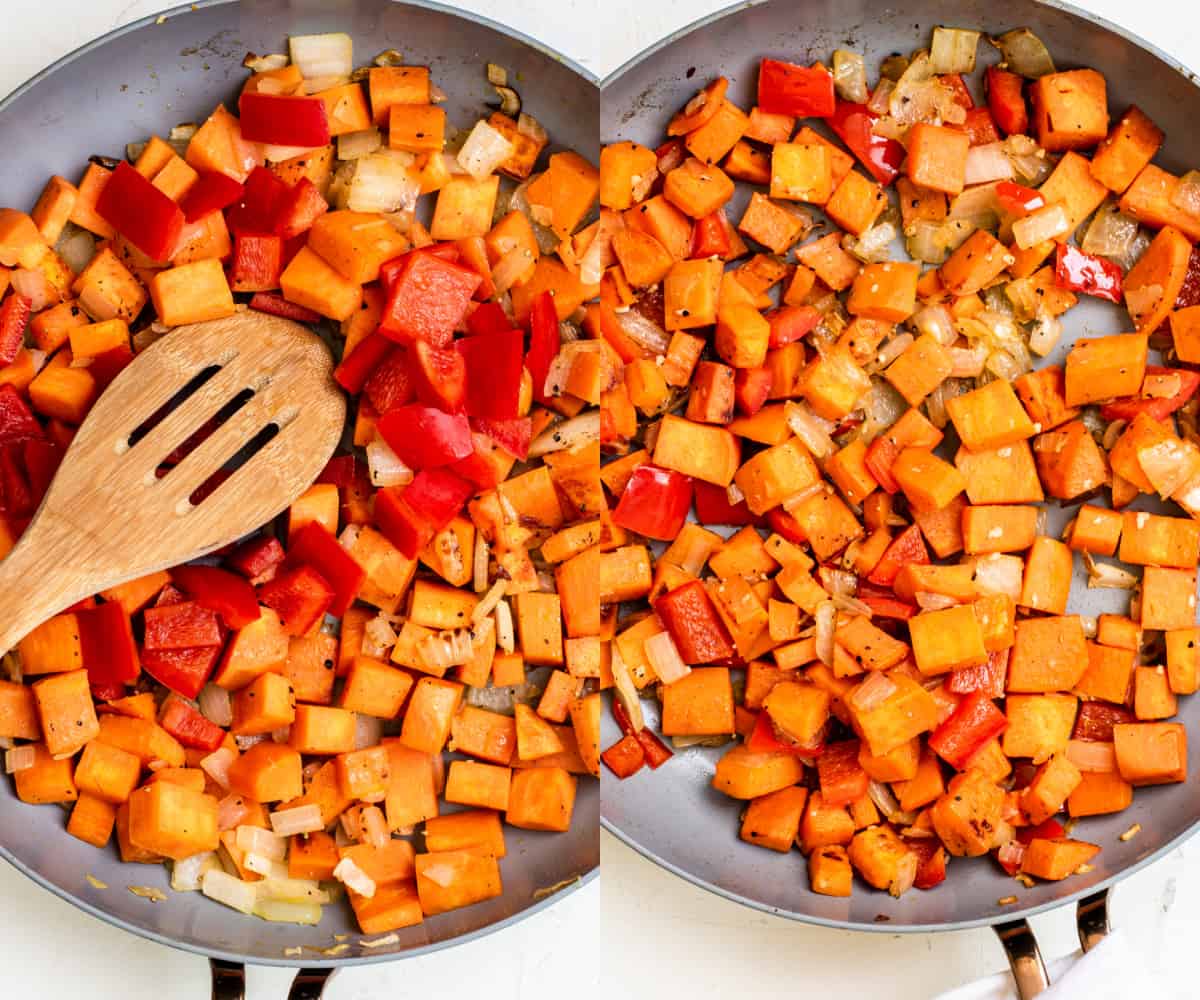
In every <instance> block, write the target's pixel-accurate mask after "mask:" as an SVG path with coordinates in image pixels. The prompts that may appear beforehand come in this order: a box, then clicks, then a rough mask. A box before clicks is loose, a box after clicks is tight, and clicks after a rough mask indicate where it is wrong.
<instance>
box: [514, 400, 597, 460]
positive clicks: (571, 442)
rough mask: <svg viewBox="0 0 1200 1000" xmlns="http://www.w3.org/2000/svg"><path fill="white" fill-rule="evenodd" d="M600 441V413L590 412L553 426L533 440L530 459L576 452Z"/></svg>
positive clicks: (530, 447)
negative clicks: (555, 452)
mask: <svg viewBox="0 0 1200 1000" xmlns="http://www.w3.org/2000/svg"><path fill="white" fill-rule="evenodd" d="M599 440H600V411H599V410H589V411H588V412H586V413H581V414H580V415H579V416H577V417H572V418H571V419H570V420H567V421H564V422H563V423H561V424H552V425H551V426H549V427H547V428H546V429H545V430H544V431H542V433H541V434H539V435H538V436H537V437H536V438H534V439H533V442H532V443H531V444H530V446H529V457H530V458H539V457H541V456H542V455H548V454H549V453H550V452H554V451H574V450H575V449H576V448H581V447H583V446H584V445H587V444H591V443H592V442H593V441H599Z"/></svg>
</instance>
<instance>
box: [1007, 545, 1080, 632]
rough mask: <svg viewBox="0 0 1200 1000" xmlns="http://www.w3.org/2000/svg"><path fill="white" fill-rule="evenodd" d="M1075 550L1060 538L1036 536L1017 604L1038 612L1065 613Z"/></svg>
mask: <svg viewBox="0 0 1200 1000" xmlns="http://www.w3.org/2000/svg"><path fill="white" fill-rule="evenodd" d="M1072 567H1073V557H1072V554H1071V550H1070V549H1069V548H1067V546H1065V545H1064V544H1063V543H1062V542H1060V541H1058V539H1056V538H1047V537H1045V536H1041V537H1038V538H1035V539H1034V541H1033V546H1032V547H1031V548H1030V550H1029V554H1028V555H1027V556H1026V558H1025V574H1024V577H1023V579H1022V581H1021V596H1020V597H1019V598H1018V599H1017V603H1018V604H1019V605H1021V607H1024V608H1030V609H1032V610H1034V611H1046V612H1049V613H1050V614H1056V615H1061V614H1062V613H1063V612H1065V611H1066V610H1067V597H1068V594H1069V593H1070V589H1071V570H1072Z"/></svg>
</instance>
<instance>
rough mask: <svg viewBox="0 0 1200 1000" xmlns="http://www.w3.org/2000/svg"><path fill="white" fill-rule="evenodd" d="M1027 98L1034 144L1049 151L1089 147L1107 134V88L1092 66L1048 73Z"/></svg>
mask: <svg viewBox="0 0 1200 1000" xmlns="http://www.w3.org/2000/svg"><path fill="white" fill-rule="evenodd" d="M1029 97H1030V101H1031V103H1032V105H1033V126H1034V128H1035V129H1036V130H1037V137H1038V145H1040V146H1041V147H1042V148H1043V149H1045V150H1048V151H1049V152H1052V153H1059V152H1062V151H1063V150H1067V149H1089V148H1091V147H1092V146H1094V145H1096V143H1098V142H1099V141H1100V140H1101V139H1103V138H1104V137H1105V136H1106V135H1107V134H1108V91H1107V87H1106V85H1105V81H1104V76H1103V75H1102V74H1100V73H1097V72H1096V71H1095V70H1094V69H1075V70H1070V71H1068V72H1065V73H1048V74H1046V75H1045V76H1043V77H1040V78H1039V79H1037V80H1035V81H1034V82H1033V84H1032V85H1031V86H1030V91H1029Z"/></svg>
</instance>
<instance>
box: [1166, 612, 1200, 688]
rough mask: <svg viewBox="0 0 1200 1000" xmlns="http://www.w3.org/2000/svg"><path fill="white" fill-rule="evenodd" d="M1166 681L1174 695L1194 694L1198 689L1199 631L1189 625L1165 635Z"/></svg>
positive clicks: (1199, 679)
mask: <svg viewBox="0 0 1200 1000" xmlns="http://www.w3.org/2000/svg"><path fill="white" fill-rule="evenodd" d="M1166 642H1167V680H1168V682H1169V683H1170V685H1171V690H1172V691H1173V692H1175V694H1194V693H1195V692H1196V690H1197V688H1200V645H1198V643H1200V630H1198V629H1197V628H1196V627H1195V626H1193V625H1189V626H1187V627H1186V628H1180V629H1172V630H1171V631H1169V632H1167V634H1166Z"/></svg>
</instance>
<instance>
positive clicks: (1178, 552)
mask: <svg viewBox="0 0 1200 1000" xmlns="http://www.w3.org/2000/svg"><path fill="white" fill-rule="evenodd" d="M1123 516H1124V519H1125V522H1124V525H1123V527H1122V530H1121V546H1120V549H1119V550H1118V553H1117V557H1118V558H1119V559H1120V560H1121V561H1122V562H1127V563H1133V564H1135V565H1138V566H1173V567H1175V568H1177V569H1191V568H1192V567H1194V566H1195V565H1196V564H1197V562H1200V523H1197V522H1196V521H1193V520H1192V519H1190V518H1186V517H1164V516H1162V515H1160V514H1150V513H1148V512H1146V511H1125V513H1124V515H1123Z"/></svg>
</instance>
